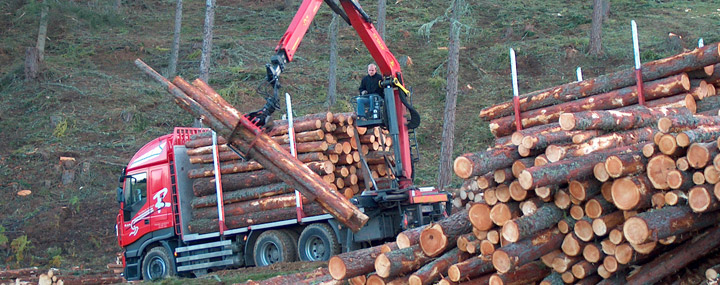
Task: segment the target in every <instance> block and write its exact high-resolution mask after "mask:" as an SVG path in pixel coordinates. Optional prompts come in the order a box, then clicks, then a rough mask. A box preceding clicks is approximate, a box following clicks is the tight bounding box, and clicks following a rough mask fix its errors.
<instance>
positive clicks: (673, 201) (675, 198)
mask: <svg viewBox="0 0 720 285" xmlns="http://www.w3.org/2000/svg"><path fill="white" fill-rule="evenodd" d="M686 201H687V195H686V194H685V192H683V191H681V190H673V191H669V192H666V193H665V204H667V205H670V206H675V205H677V204H679V203H685V202H686Z"/></svg>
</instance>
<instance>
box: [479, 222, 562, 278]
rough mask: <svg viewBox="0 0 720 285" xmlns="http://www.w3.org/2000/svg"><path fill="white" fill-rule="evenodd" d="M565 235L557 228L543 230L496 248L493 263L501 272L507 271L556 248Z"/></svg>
mask: <svg viewBox="0 0 720 285" xmlns="http://www.w3.org/2000/svg"><path fill="white" fill-rule="evenodd" d="M562 240H563V235H562V234H560V232H559V231H558V230H557V229H556V228H555V229H550V230H546V231H543V232H541V233H539V234H537V235H535V236H534V237H531V238H526V239H524V240H522V241H519V242H516V243H512V244H509V245H506V246H503V247H501V248H498V249H496V250H495V252H494V253H493V255H492V264H493V267H495V269H496V270H497V271H498V272H500V273H507V272H509V271H512V270H515V269H516V268H518V267H520V266H522V265H525V264H527V263H529V262H531V261H533V260H536V259H538V258H540V257H541V256H543V255H545V254H547V253H549V252H551V251H553V250H556V249H558V248H559V247H560V244H561V243H562Z"/></svg>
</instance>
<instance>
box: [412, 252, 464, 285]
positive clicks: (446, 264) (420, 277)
mask: <svg viewBox="0 0 720 285" xmlns="http://www.w3.org/2000/svg"><path fill="white" fill-rule="evenodd" d="M468 258H470V255H469V254H467V253H463V252H461V251H459V250H458V249H453V250H450V251H448V252H446V253H445V254H443V255H442V256H440V257H438V258H437V259H435V260H433V261H432V262H430V263H428V264H425V265H424V266H422V267H421V268H420V269H418V270H417V271H415V273H413V274H412V275H410V278H409V279H408V280H409V283H410V285H428V284H433V282H435V281H437V280H438V279H440V278H441V277H442V276H441V275H442V274H444V273H445V272H447V270H448V268H450V266H451V265H453V264H457V263H460V262H463V261H465V260H466V259H468Z"/></svg>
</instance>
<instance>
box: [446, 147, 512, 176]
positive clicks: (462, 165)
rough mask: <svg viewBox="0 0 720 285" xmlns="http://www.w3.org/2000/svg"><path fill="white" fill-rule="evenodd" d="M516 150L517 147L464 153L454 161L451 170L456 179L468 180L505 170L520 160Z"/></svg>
mask: <svg viewBox="0 0 720 285" xmlns="http://www.w3.org/2000/svg"><path fill="white" fill-rule="evenodd" d="M517 148H518V147H517V146H500V147H495V148H491V149H488V150H487V151H480V152H474V153H466V154H463V155H461V156H459V157H458V158H456V159H455V162H454V163H453V169H454V170H455V174H456V175H457V176H458V177H460V178H462V179H468V178H470V177H472V176H478V175H483V174H485V173H488V172H490V171H494V170H495V169H502V168H507V167H510V166H512V164H513V162H514V161H515V160H518V159H520V158H522V157H521V156H520V154H519V153H518V151H517Z"/></svg>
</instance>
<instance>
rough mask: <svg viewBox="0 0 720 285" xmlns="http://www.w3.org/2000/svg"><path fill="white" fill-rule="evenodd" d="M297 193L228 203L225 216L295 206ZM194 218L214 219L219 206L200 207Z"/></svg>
mask: <svg viewBox="0 0 720 285" xmlns="http://www.w3.org/2000/svg"><path fill="white" fill-rule="evenodd" d="M302 202H303V203H308V201H307V199H303V201H302ZM295 205H296V203H295V194H294V193H289V194H283V195H278V196H272V197H266V198H260V199H257V200H252V201H245V202H239V203H228V204H227V205H225V207H223V209H224V210H225V217H231V216H240V215H245V214H249V213H253V212H260V211H268V210H274V209H280V208H287V207H292V206H295ZM192 214H193V219H213V218H216V217H217V215H218V212H217V208H214V207H205V208H198V209H196V210H194V211H193V212H192Z"/></svg>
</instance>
